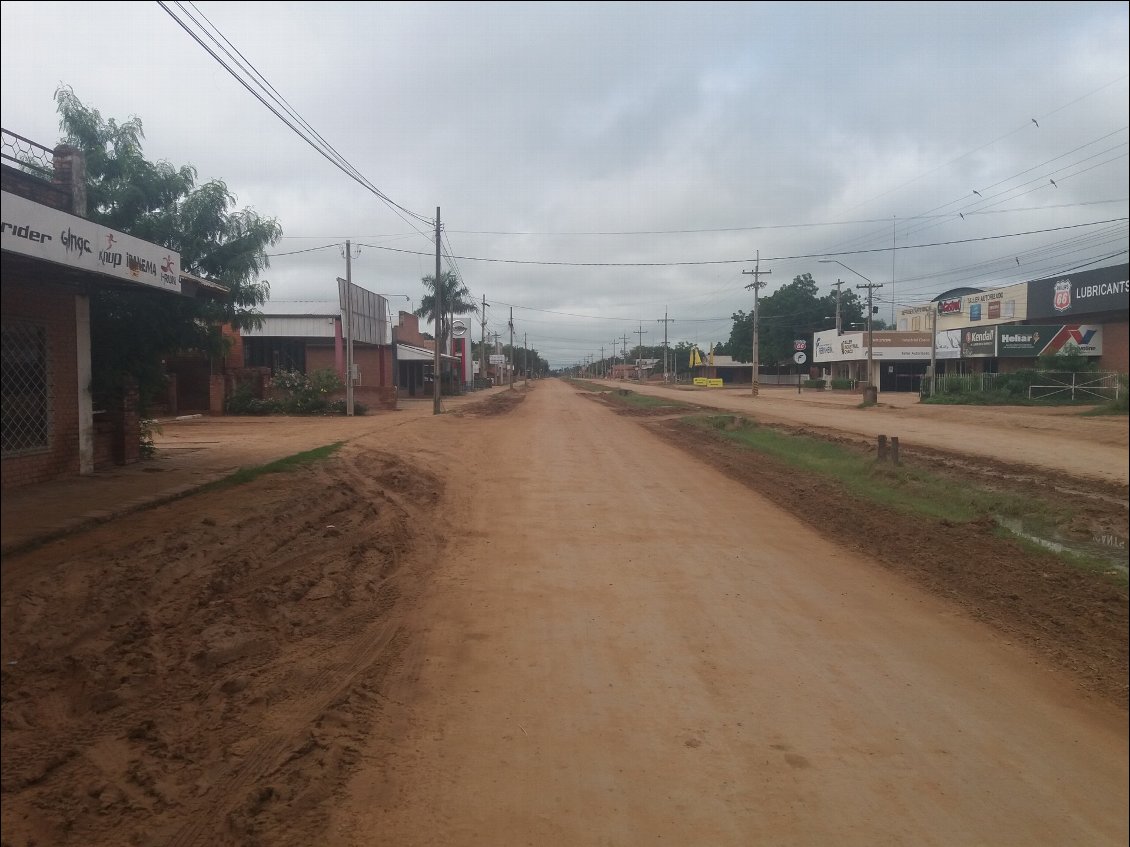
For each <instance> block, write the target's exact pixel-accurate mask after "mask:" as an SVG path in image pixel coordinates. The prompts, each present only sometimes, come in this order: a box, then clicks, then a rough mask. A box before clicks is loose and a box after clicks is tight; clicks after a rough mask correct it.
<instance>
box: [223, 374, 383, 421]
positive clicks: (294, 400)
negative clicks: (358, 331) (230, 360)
mask: <svg viewBox="0 0 1130 847" xmlns="http://www.w3.org/2000/svg"><path fill="white" fill-rule="evenodd" d="M344 387H345V386H344V384H343V383H342V381H341V380H340V379H339V378H338V376H337V374H336V373H334V372H333V371H332V370H330V369H328V368H326V369H324V370H320V371H314V372H313V373H312V374H309V375H307V374H304V373H300V372H299V371H279V372H278V373H277V374H275V376H274V377H273V378H272V379H271V388H272V389H273V391H274V393H275V395H276V396H275V397H274V398H271V399H267V400H260V399H258V398H257V397H255V396H254V395H253V394H252V393H251V387H250V386H248V385H237V386H236V388H235V391H234V392H232V396H231V397H229V398H228V402H227V412H228V414H230V415H278V414H283V415H344V414H345V401H344V400H330V395H332V394H335V393H337V392H339V391H341V390H342V389H343V388H344ZM353 412H354V414H357V415H363V414H365V407H364V406H362V405H361V404H360V403H354V404H353Z"/></svg>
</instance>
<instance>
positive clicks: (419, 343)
mask: <svg viewBox="0 0 1130 847" xmlns="http://www.w3.org/2000/svg"><path fill="white" fill-rule="evenodd" d="M392 335H393V339H394V341H395V348H396V381H397V382H396V384H397V385H398V386H399V388H400V391H401V392H403V393H404V395H405V396H407V397H416V396H425V397H430V396H432V393H433V392H434V389H433V388H432V374H433V373H434V372H435V352H436V343H435V340H434V339H432V338H425V337H424V334H423V333H422V332H421V331H420V319H419V318H418V317H417V316H416V315H414V314H412V313H411V312H400V314H399V315H398V317H397V322H396V326H395V327H393V331H392ZM455 342H456V345H457V355H449V354H447V353H441V354H440V366H441V369H442V371H443V373H444V375H445V378H444V381H443V384H442V386H441V388H442V391H443V393H444V394H452V393H458V391H459V390H461V388H462V379H459V378H457V374H458V373H460V372H461V371H464V370H466V371H469V370H470V351H469V348H470V344H468V343H467V340H466V339H464V338H457V339H455Z"/></svg>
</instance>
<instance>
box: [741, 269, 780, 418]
mask: <svg viewBox="0 0 1130 847" xmlns="http://www.w3.org/2000/svg"><path fill="white" fill-rule="evenodd" d="M742 273H743V274H752V275H753V282H752V283H750V284H749V285H747V286H746V289H747V290H748V289H750V288H752V289H753V320H752V323H753V386H752V389H751V391H750V393H751V395H752V396H754V397H756V396H757V390H758V387H759V385H758V383H759V382H760V368H761V363H760V362H759V361H758V354H757V329H758V327H757V292H758V291H760V290H761V286H763V285H764V284H765V283H763V282H762V281H761V275H762V274H771V273H773V271H763V270H761V251H760V250H758V251H757V257H756V260H755V262H754V266H753V270H752V271H742Z"/></svg>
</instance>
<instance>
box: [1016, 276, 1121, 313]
mask: <svg viewBox="0 0 1130 847" xmlns="http://www.w3.org/2000/svg"><path fill="white" fill-rule="evenodd" d="M1128 271H1130V265H1116V266H1114V267H1109V268H1097V269H1096V270H1093V271H1080V272H1078V273H1072V274H1064V275H1062V276H1055V277H1048V278H1047V279H1038V280H1036V281H1035V282H1030V283H1028V319H1029V320H1033V319H1038V318H1063V317H1069V316H1071V315H1084V314H1095V313H1099V312H1125V311H1126V310H1127V309H1128V308H1130V283H1128V282H1127V278H1128V277H1130V274H1128Z"/></svg>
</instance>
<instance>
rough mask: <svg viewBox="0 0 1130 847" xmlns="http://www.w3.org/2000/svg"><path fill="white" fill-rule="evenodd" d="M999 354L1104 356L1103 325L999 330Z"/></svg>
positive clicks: (1022, 327) (1012, 355) (1011, 327)
mask: <svg viewBox="0 0 1130 847" xmlns="http://www.w3.org/2000/svg"><path fill="white" fill-rule="evenodd" d="M997 351H998V352H997V355H999V356H1001V357H1002V358H1003V357H1007V358H1011V359H1034V358H1036V357H1037V356H1065V355H1067V354H1069V353H1077V354H1081V355H1083V356H1101V355H1102V352H1103V328H1102V327H1101V326H1098V325H1088V324H1069V325H1066V326H1064V325H1052V326H1009V327H1003V328H1001V330H1000V338H999V339H998V341H997Z"/></svg>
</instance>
